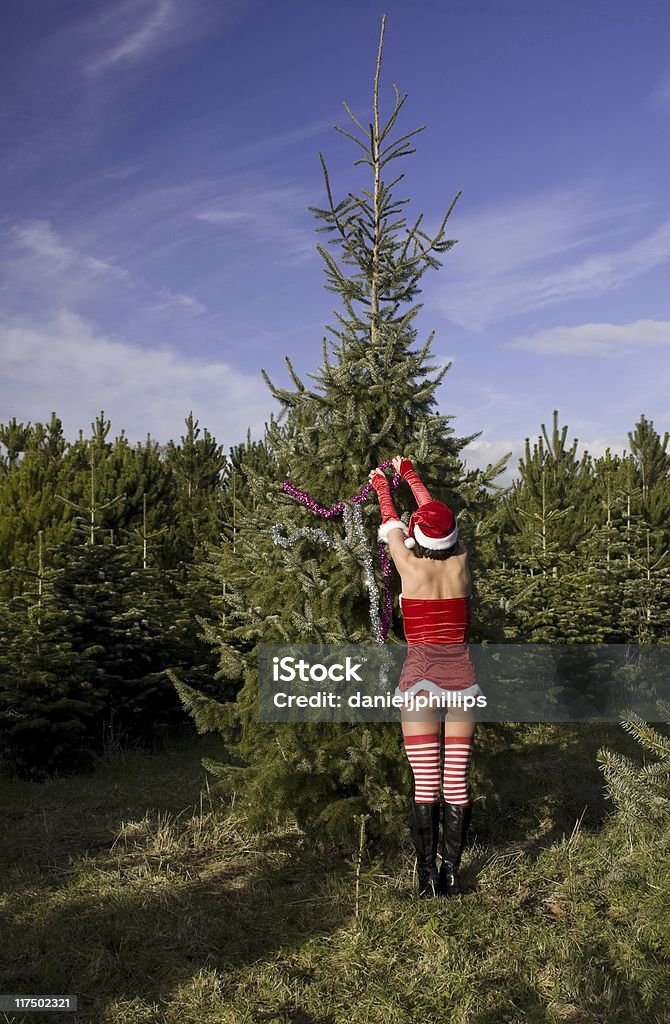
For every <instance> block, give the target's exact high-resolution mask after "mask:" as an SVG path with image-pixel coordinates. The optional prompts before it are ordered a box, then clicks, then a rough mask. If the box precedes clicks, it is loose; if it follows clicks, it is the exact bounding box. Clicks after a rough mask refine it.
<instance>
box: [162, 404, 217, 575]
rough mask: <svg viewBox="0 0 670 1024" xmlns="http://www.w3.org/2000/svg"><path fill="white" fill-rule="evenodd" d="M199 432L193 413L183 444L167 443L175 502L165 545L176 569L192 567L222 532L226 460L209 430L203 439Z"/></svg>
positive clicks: (171, 485)
mask: <svg viewBox="0 0 670 1024" xmlns="http://www.w3.org/2000/svg"><path fill="white" fill-rule="evenodd" d="M200 433H201V431H200V427H199V425H198V421H197V420H194V419H193V413H192V412H191V413H189V415H188V417H187V419H186V433H185V434H184V435H183V436H182V438H181V443H180V444H175V442H174V441H170V442H168V445H167V449H166V452H165V465H166V469H167V472H168V476H169V480H170V487H171V503H172V508H171V514H170V529H169V532H168V537H167V541H166V543H167V545H168V546H169V548H170V549H171V556H170V557H171V561H172V564H173V565H175V566H177V565H179V564H180V563H182V564H183V566H184V567H186V566H187V565H189V564H190V563H191V562H192V561H193V555H194V551H195V549H196V548H197V546H198V545H200V544H204V543H206V542H207V541H217V540H218V539H219V535H220V531H221V515H220V492H221V487H222V482H223V480H224V479H225V474H226V470H227V459H226V456H225V454H224V451H223V446H222V445H220V444H218V443H217V441H216V440H215V439H214V438H213V437H212V435H211V434H210V433H209V431H208V430H206V429H205V430H204V432H203V436H202V437H200ZM185 574H186V568H184V575H185Z"/></svg>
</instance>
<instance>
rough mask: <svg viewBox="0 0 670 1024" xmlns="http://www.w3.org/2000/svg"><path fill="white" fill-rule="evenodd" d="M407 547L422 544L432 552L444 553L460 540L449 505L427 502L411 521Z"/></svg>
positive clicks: (414, 513)
mask: <svg viewBox="0 0 670 1024" xmlns="http://www.w3.org/2000/svg"><path fill="white" fill-rule="evenodd" d="M407 532H408V536H407V537H406V538H405V547H408V548H413V547H414V545H415V544H420V545H421V547H422V548H428V549H429V550H430V551H442V550H444V549H445V548H450V547H452V546H453V545H454V544H455V543H456V541H457V540H458V524H457V522H456V517H455V515H454V513H453V512H452V511H451V509H450V508H449V506H448V505H444V504H443V503H442V502H441V501H427V502H426V503H425V504H424V505H422V506H421V508H418V509H417V510H416V512H413V513H412V515H411V516H410V519H409V529H408V531H407Z"/></svg>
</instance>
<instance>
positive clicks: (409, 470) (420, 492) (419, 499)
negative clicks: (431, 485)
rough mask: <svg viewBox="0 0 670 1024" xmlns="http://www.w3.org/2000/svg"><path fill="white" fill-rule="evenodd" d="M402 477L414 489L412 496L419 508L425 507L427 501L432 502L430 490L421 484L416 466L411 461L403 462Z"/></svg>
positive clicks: (401, 465)
mask: <svg viewBox="0 0 670 1024" xmlns="http://www.w3.org/2000/svg"><path fill="white" fill-rule="evenodd" d="M400 476H401V477H402V478H403V480H406V481H407V483H408V484H409V485H410V487H411V488H412V494H413V495H414V497H415V499H416V503H417V505H418V506H419V508H421V506H422V505H425V504H426V502H427V501H431V497H430V494H429V493H428V488H427V487H425V486H424V484H422V483H421V479H420V477H419V474H418V473H417V471H416V470H415V469H414V466H413V465H412V463H411V462H410V461H409V459H402V460H401V462H400Z"/></svg>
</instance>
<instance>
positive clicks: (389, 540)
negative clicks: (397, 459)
mask: <svg viewBox="0 0 670 1024" xmlns="http://www.w3.org/2000/svg"><path fill="white" fill-rule="evenodd" d="M370 483H371V484H372V486H373V487H374V489H375V491H376V492H377V497H378V499H379V508H380V511H381V514H382V524H381V526H380V527H379V530H378V531H377V538H378V540H380V541H383V542H384V543H385V544H388V547H389V551H390V553H391V558H392V559H393V561H394V562H395V564H396V566H397V568H398V571H399V572H401V573H402V568H403V567H404V566H406V564H407V563H408V562H409V561H410V559H413V557H414V556H413V555H411V554H410V552H409V551H408V549H407V548H406V547H405V537H406V536H407V533H408V529H407V526H406V525H405V524H404V523H403V522H402V520H401V518H400V516H399V515H398V510H397V509H396V507H395V505H394V503H393V498H392V496H391V488H390V487H389V482H388V480H387V479H386V477H385V476H384V474H383V473H382V471H381V470H379V469H373V470H372V472H371V473H370Z"/></svg>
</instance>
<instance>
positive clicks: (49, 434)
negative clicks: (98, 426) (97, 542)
mask: <svg viewBox="0 0 670 1024" xmlns="http://www.w3.org/2000/svg"><path fill="white" fill-rule="evenodd" d="M0 434H1V435H2V436H3V437H4V438H5V442H4V443H6V445H7V446H8V451H9V453H10V454H9V455H8V463H9V465H11V470H10V471H9V472H8V473H7V476H6V477H5V479H4V480H3V481H2V483H0V569H3V568H4V569H8V568H10V567H12V566H14V567H16V568H19V567H21V568H24V569H28V568H30V569H31V570H32V571H36V569H37V564H36V562H35V558H36V557H37V554H36V553H37V551H38V547H39V545H38V543H37V538H38V533H39V531H40V530H41V531H42V532H43V545H44V546H45V547H50V546H51V545H53V544H56V543H59V542H62V541H64V540H65V539H67V538H68V537H69V536H71V526H70V525H69V523H68V519H69V515H68V513H67V511H66V510H65V509H64V508H63V506H62V504H60V503H59V502H58V501H57V500H56V494H57V491H58V489H59V486H60V480H61V474H62V471H63V461H64V457H65V452H66V448H67V442H66V441H65V438H64V437H63V426H62V423H61V421H60V419H59V418H58V417H57V416H56V414H55V413H52V414H51V420H50V422H49V423H48V424H46V425H45V424H42V423H36V424H35V426H34V427H31V428H24V427H23V426H22V425H17V424H16V420H13V421H12V423H11V424H10V425H9V427H8V428H5V427H2V428H0ZM19 451H20V452H22V453H23V457H22V458H21V459H20V460H19V459H18V453H19ZM4 579H5V589H4V590H3V589H2V587H0V595H1V594H2V593H5V594H6V595H7V596H8V597H11V596H13V595H15V594H16V593H18V592H20V588H21V579H22V577H21V576H20V574H7V575H6V576H5V577H4ZM17 587H18V590H17Z"/></svg>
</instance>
